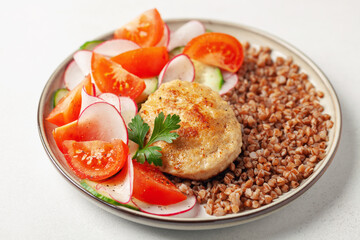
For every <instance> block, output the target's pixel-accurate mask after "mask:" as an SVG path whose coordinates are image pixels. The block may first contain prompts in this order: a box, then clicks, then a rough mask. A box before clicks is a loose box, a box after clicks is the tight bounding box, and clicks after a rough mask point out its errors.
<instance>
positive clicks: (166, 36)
mask: <svg viewBox="0 0 360 240" xmlns="http://www.w3.org/2000/svg"><path fill="white" fill-rule="evenodd" d="M169 42H170V29H169V26H168V25H167V24H166V23H165V24H164V35H163V36H162V38H161V40H160V42H159V43H158V44H156V47H168V45H169Z"/></svg>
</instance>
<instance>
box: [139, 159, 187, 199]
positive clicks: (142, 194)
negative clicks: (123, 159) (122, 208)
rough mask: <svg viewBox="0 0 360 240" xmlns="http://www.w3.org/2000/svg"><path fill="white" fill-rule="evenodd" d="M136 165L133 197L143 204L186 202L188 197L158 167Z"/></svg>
mask: <svg viewBox="0 0 360 240" xmlns="http://www.w3.org/2000/svg"><path fill="white" fill-rule="evenodd" d="M133 163H134V189H133V196H134V197H135V198H136V199H139V200H141V201H143V202H146V203H150V204H157V205H164V206H165V205H170V204H174V203H178V202H181V201H184V200H185V199H186V195H184V194H183V193H181V192H180V191H179V190H178V189H177V188H176V186H175V185H174V184H173V183H172V182H170V180H169V179H167V178H166V177H165V176H164V174H163V173H162V172H161V171H160V170H159V169H157V168H156V167H154V166H152V165H150V164H148V163H146V162H145V163H144V164H141V163H138V162H137V161H136V160H134V161H133Z"/></svg>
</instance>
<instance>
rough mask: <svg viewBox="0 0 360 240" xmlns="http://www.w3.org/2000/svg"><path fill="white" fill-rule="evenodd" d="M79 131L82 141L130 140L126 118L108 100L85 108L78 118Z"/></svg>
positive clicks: (126, 142) (125, 141)
mask: <svg viewBox="0 0 360 240" xmlns="http://www.w3.org/2000/svg"><path fill="white" fill-rule="evenodd" d="M78 131H79V138H80V139H82V141H92V140H101V141H107V142H110V141H111V140H113V139H121V140H122V141H123V142H124V143H125V144H128V141H129V138H128V131H127V127H126V125H125V122H124V119H123V118H122V116H121V114H120V112H119V111H118V110H117V109H116V108H115V107H114V106H113V105H111V104H109V103H107V102H96V103H93V104H91V105H89V106H88V107H87V108H85V109H84V111H83V112H82V113H81V114H80V117H79V119H78Z"/></svg>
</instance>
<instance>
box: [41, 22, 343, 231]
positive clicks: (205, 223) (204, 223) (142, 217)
mask: <svg viewBox="0 0 360 240" xmlns="http://www.w3.org/2000/svg"><path fill="white" fill-rule="evenodd" d="M189 20H198V21H200V22H202V23H204V24H205V25H206V24H216V25H225V26H228V27H231V28H236V29H239V28H240V29H243V30H245V31H248V32H252V33H253V34H256V35H259V36H261V37H266V38H268V39H271V40H272V41H274V42H276V43H278V44H280V45H282V46H283V47H285V48H287V49H288V50H289V51H290V52H292V53H294V54H295V55H297V56H298V57H299V58H301V59H302V60H303V61H305V63H306V64H308V65H309V66H310V67H311V69H312V70H314V71H315V72H316V74H317V75H318V76H319V78H320V79H321V81H322V82H323V84H325V86H326V88H327V90H328V91H329V92H330V93H331V94H330V95H331V96H330V98H331V99H332V102H334V103H335V105H334V106H333V107H334V108H335V113H334V115H335V116H334V117H335V118H336V119H334V120H333V121H334V123H335V121H336V124H334V131H335V132H334V140H333V141H334V144H332V146H331V148H330V149H328V151H329V152H328V154H327V156H326V158H325V159H324V160H327V161H326V162H325V163H324V164H323V166H321V167H320V169H318V170H317V174H316V175H313V174H312V175H311V176H310V177H311V178H312V179H310V180H309V181H308V182H307V183H306V184H305V185H303V186H302V187H301V189H298V190H297V191H296V192H294V193H293V194H292V195H290V196H289V197H287V198H285V199H283V200H281V201H280V202H277V203H274V204H273V205H270V204H269V205H270V206H268V205H264V206H267V207H266V208H264V209H263V208H262V207H260V208H258V209H252V210H249V211H246V212H242V213H241V216H239V215H238V214H228V215H225V216H221V217H214V218H207V219H199V218H172V217H171V216H170V217H168V216H155V215H150V214H146V213H143V212H140V211H136V210H131V209H128V208H125V207H117V206H114V205H112V204H109V203H107V202H105V201H103V200H101V199H99V198H97V197H95V196H94V195H92V194H91V193H89V192H88V191H87V190H86V189H84V188H83V187H82V186H81V184H80V183H78V182H77V181H75V180H74V179H72V178H71V177H70V176H69V175H68V174H67V172H66V171H65V170H64V169H63V168H62V167H61V166H60V165H61V164H60V163H58V161H57V160H56V157H55V155H54V154H53V153H52V152H51V147H50V144H49V142H48V140H47V139H46V135H45V127H44V117H43V114H42V113H43V110H44V109H43V108H44V106H45V104H46V102H45V96H46V93H47V92H48V91H47V90H48V89H49V88H50V86H51V85H52V83H53V82H54V79H55V78H56V76H57V75H58V74H59V73H60V72H61V71H62V69H63V68H64V67H65V66H66V65H67V64H68V63H69V62H70V61H71V60H72V56H73V53H72V54H71V55H69V56H68V57H67V58H66V59H64V60H63V61H62V62H61V63H60V64H59V65H58V67H57V68H56V69H55V70H54V72H53V73H52V74H51V76H50V77H49V79H48V81H47V82H46V84H45V86H44V88H43V91H42V93H41V96H40V99H39V104H38V112H37V125H38V132H39V135H40V139H41V142H42V145H43V147H44V149H45V151H46V153H47V155H48V157H49V158H50V160H51V162H52V163H53V165H54V166H55V168H56V169H57V170H58V171H59V172H60V173H61V175H62V176H63V177H64V178H66V179H67V180H68V182H69V183H71V184H72V186H74V187H75V188H76V189H78V190H80V192H82V193H83V195H84V196H90V198H89V197H87V198H86V199H88V200H92V202H93V203H95V204H96V205H98V206H99V207H101V208H103V209H105V210H107V211H109V212H111V213H113V214H115V215H117V216H120V217H122V218H124V219H127V220H130V221H133V222H137V223H141V224H144V225H149V226H155V227H160V228H167V229H182V230H201V229H215V228H222V227H230V226H234V225H239V224H242V223H245V222H249V221H253V220H256V219H258V218H260V217H263V216H266V215H269V214H270V213H272V212H274V211H276V210H278V209H280V208H282V207H284V206H286V205H287V204H288V203H290V202H292V201H293V200H295V199H296V198H298V197H299V196H301V195H302V194H303V193H304V192H306V191H307V190H308V189H309V188H310V187H311V186H313V185H314V184H315V183H316V182H317V181H318V179H319V178H320V177H321V176H322V175H323V174H324V173H325V171H326V170H327V168H328V167H329V166H330V164H331V162H332V161H333V159H334V157H335V154H336V152H337V149H338V146H339V143H340V138H341V132H342V111H341V105H340V102H339V98H338V96H337V94H336V92H335V90H334V88H333V86H332V84H331V82H330V81H329V79H328V78H327V77H326V75H325V74H324V73H323V72H322V70H321V69H320V68H319V67H318V66H317V65H316V64H315V63H314V62H313V61H312V60H311V59H310V58H309V57H308V56H307V55H306V54H304V53H303V52H302V51H300V50H299V49H297V48H296V47H294V46H293V45H291V44H289V43H288V42H286V41H284V40H283V39H281V38H279V37H277V36H275V35H273V34H270V33H268V32H265V31H263V30H260V29H257V28H254V27H251V26H247V25H244V24H239V23H235V22H228V21H221V20H213V19H206V18H191V19H190V18H169V19H165V20H164V22H165V23H169V24H176V23H178V24H180V23H184V22H186V21H189ZM112 34H113V31H112V32H110V33H107V34H103V35H101V36H100V37H97V38H95V39H108V38H110V37H111V36H112ZM335 127H336V129H335ZM324 160H323V161H324Z"/></svg>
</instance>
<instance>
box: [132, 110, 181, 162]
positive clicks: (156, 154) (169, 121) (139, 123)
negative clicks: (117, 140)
mask: <svg viewBox="0 0 360 240" xmlns="http://www.w3.org/2000/svg"><path fill="white" fill-rule="evenodd" d="M179 123H180V117H179V116H178V115H176V114H174V115H170V114H169V115H167V116H166V118H165V115H164V113H163V112H161V113H160V114H159V115H158V116H157V117H156V118H155V122H154V130H153V132H152V134H151V137H150V139H149V141H148V142H147V143H146V144H145V136H146V134H147V132H148V131H149V129H150V127H149V125H148V124H147V123H145V122H144V120H143V119H142V118H141V117H140V115H136V116H135V117H134V118H133V119H132V120H131V122H130V123H129V127H128V133H129V139H130V140H131V141H133V142H135V143H137V144H138V145H139V149H138V150H137V151H136V153H135V155H134V156H133V159H136V160H137V161H138V162H140V163H144V162H145V161H147V162H148V163H150V164H151V163H153V164H154V165H155V166H162V161H161V156H162V155H161V153H160V151H161V147H158V146H151V145H152V144H153V143H154V142H157V141H165V142H167V143H172V142H173V140H175V139H176V138H178V137H179V135H178V134H177V133H175V132H171V131H173V130H176V129H178V128H180V125H179ZM144 144H145V145H144Z"/></svg>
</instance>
